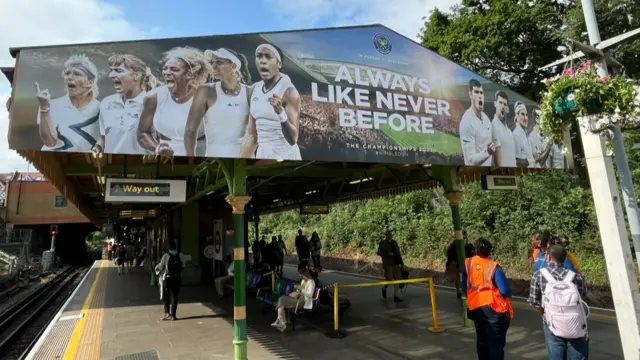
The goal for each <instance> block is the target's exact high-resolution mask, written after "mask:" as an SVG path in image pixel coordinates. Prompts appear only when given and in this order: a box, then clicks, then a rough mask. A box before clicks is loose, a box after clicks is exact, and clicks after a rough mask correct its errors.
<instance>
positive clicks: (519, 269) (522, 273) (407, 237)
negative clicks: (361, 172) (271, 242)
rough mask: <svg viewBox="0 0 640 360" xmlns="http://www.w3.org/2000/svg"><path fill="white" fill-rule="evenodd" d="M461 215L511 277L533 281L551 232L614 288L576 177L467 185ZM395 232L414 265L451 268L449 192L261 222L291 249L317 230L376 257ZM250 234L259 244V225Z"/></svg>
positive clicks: (337, 245)
mask: <svg viewBox="0 0 640 360" xmlns="http://www.w3.org/2000/svg"><path fill="white" fill-rule="evenodd" d="M460 210H461V216H462V222H463V227H464V228H465V229H466V230H467V231H468V233H469V238H470V240H473V239H476V238H478V237H480V236H484V237H487V238H489V239H490V240H491V242H492V243H493V244H494V246H495V257H496V258H497V259H498V260H499V261H500V262H501V263H502V264H503V266H504V267H505V269H506V270H507V273H508V275H509V276H510V277H519V278H527V277H528V276H530V275H531V268H530V265H529V257H528V256H529V254H530V250H531V249H530V246H531V245H530V239H531V235H532V234H534V233H536V232H538V231H541V230H545V229H548V230H550V231H552V232H554V233H556V234H557V235H559V236H561V237H562V238H563V239H564V240H565V242H566V244H567V246H568V248H569V250H570V251H572V252H574V253H575V254H576V256H577V257H578V258H579V259H581V260H582V261H581V265H582V267H583V271H584V273H585V274H586V276H587V277H588V278H589V281H590V282H591V283H594V284H604V283H606V282H607V279H606V268H605V266H604V265H603V264H604V258H603V256H602V245H601V243H600V237H599V234H598V229H597V222H596V217H595V210H594V206H593V200H592V198H591V194H590V191H589V190H587V189H584V188H581V187H579V186H578V185H577V179H576V178H574V176H573V175H571V174H569V173H566V172H559V171H554V172H547V173H542V174H536V175H524V176H521V177H520V178H519V186H518V190H513V191H483V190H481V188H480V185H479V184H477V183H475V184H469V185H465V186H464V187H463V199H462V203H461V208H460ZM387 226H388V227H389V229H391V230H392V231H393V233H394V237H395V239H396V240H397V241H398V244H399V245H400V247H401V249H402V251H403V253H404V256H405V259H406V260H407V261H410V262H411V263H412V264H413V263H416V264H438V266H440V265H441V264H442V263H444V261H445V251H446V248H447V246H448V245H449V244H450V243H451V241H452V240H453V231H452V229H453V226H452V223H451V211H450V209H449V205H448V203H447V201H446V200H445V199H444V196H443V193H442V191H441V190H426V191H419V192H413V193H408V194H404V195H398V196H391V197H384V198H379V199H375V200H366V201H365V200H361V201H353V202H348V203H341V204H335V205H332V206H331V208H330V212H329V214H327V215H300V214H299V212H298V211H288V212H283V213H277V214H270V215H265V216H262V217H261V218H260V233H261V235H266V236H267V238H268V239H269V238H270V237H271V236H274V235H283V238H284V240H285V242H286V244H287V248H288V249H293V245H294V244H293V242H294V238H295V235H296V234H297V230H298V229H299V228H302V229H303V230H304V231H305V234H307V235H309V234H310V233H311V232H313V231H317V232H318V234H319V235H320V238H321V239H322V240H323V247H324V251H325V252H328V253H331V252H332V251H340V250H343V249H345V248H347V247H351V246H355V247H357V249H358V250H359V251H360V252H362V253H365V254H370V255H374V254H375V252H376V250H377V244H378V242H379V240H380V239H381V238H382V236H383V235H384V232H385V229H386V228H387ZM249 231H250V239H253V237H254V236H255V235H253V231H254V229H253V227H250V230H249ZM354 256H355V254H354ZM422 260H424V261H422ZM424 266H427V265H424ZM430 270H438V271H439V270H441V268H440V269H430Z"/></svg>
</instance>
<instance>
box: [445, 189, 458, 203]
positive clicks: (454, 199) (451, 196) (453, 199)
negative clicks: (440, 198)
mask: <svg viewBox="0 0 640 360" xmlns="http://www.w3.org/2000/svg"><path fill="white" fill-rule="evenodd" d="M444 197H445V199H447V200H448V201H449V205H451V206H458V205H460V201H461V200H462V192H460V191H450V192H445V193H444Z"/></svg>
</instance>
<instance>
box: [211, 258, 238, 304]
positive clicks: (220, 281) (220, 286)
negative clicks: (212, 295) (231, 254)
mask: <svg viewBox="0 0 640 360" xmlns="http://www.w3.org/2000/svg"><path fill="white" fill-rule="evenodd" d="M233 271H234V264H233V260H232V261H231V265H229V268H227V275H225V276H218V277H217V278H216V279H215V280H214V282H215V283H216V291H218V296H220V299H222V298H224V286H225V285H226V284H227V283H228V282H229V281H233Z"/></svg>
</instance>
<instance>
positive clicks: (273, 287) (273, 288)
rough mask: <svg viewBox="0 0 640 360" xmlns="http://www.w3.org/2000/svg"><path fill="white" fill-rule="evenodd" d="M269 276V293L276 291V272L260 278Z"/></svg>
mask: <svg viewBox="0 0 640 360" xmlns="http://www.w3.org/2000/svg"><path fill="white" fill-rule="evenodd" d="M267 275H271V291H273V290H275V289H276V271H275V270H273V271H269V272H268V273H264V274H263V275H262V276H267Z"/></svg>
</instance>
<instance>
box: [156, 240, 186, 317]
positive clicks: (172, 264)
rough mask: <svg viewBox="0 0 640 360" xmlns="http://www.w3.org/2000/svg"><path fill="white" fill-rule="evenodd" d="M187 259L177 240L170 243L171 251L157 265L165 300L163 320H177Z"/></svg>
mask: <svg viewBox="0 0 640 360" xmlns="http://www.w3.org/2000/svg"><path fill="white" fill-rule="evenodd" d="M184 267H185V261H184V257H183V256H182V254H181V253H180V252H179V251H178V247H177V245H176V241H175V240H174V241H172V242H171V243H170V244H169V252H167V253H165V254H164V255H163V256H162V259H160V263H159V264H158V265H157V266H156V273H158V274H159V276H160V278H161V281H160V283H161V285H162V294H161V296H162V300H163V302H164V317H163V318H162V320H177V317H176V312H177V310H178V298H179V296H180V287H181V286H182V270H183V269H184Z"/></svg>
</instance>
